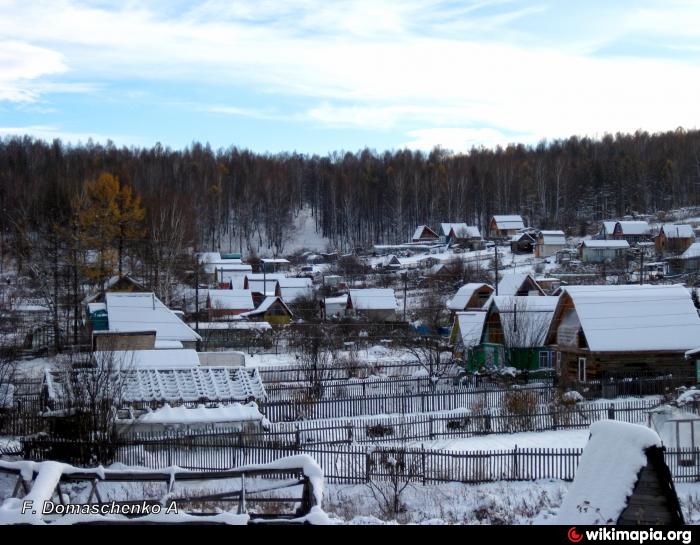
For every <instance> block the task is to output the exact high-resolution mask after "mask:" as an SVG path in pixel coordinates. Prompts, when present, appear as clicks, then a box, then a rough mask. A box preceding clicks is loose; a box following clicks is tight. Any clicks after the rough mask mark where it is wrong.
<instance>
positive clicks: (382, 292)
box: [350, 288, 398, 310]
mask: <svg viewBox="0 0 700 545" xmlns="http://www.w3.org/2000/svg"><path fill="white" fill-rule="evenodd" d="M350 301H351V303H352V308H353V309H355V310H396V309H397V308H398V303H397V302H396V296H395V295H394V290H393V289H391V288H367V289H357V290H350Z"/></svg>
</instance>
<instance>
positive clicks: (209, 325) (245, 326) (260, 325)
mask: <svg viewBox="0 0 700 545" xmlns="http://www.w3.org/2000/svg"><path fill="white" fill-rule="evenodd" d="M187 325H189V326H190V327H191V328H192V329H194V328H195V327H196V326H197V324H196V323H195V322H190V323H188V324H187ZM199 329H200V330H204V331H207V330H210V329H236V330H250V329H272V326H271V325H270V324H268V323H267V322H248V321H247V320H235V321H233V320H232V321H227V322H199Z"/></svg>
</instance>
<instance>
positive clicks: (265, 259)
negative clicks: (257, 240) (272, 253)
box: [260, 257, 290, 265]
mask: <svg viewBox="0 0 700 545" xmlns="http://www.w3.org/2000/svg"><path fill="white" fill-rule="evenodd" d="M260 261H261V262H262V263H272V264H275V265H279V264H282V265H289V264H290V263H289V260H288V259H284V258H282V257H263V258H262V259H261V260H260Z"/></svg>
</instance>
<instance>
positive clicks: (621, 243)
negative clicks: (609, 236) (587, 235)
mask: <svg viewBox="0 0 700 545" xmlns="http://www.w3.org/2000/svg"><path fill="white" fill-rule="evenodd" d="M582 244H583V245H584V246H585V247H586V248H607V249H620V250H621V249H626V248H629V247H630V245H629V242H627V241H626V240H584V241H583V242H582Z"/></svg>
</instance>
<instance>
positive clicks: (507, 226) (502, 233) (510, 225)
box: [488, 215, 525, 238]
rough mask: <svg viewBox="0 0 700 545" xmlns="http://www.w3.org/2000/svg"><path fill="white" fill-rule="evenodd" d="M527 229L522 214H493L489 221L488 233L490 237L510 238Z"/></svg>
mask: <svg viewBox="0 0 700 545" xmlns="http://www.w3.org/2000/svg"><path fill="white" fill-rule="evenodd" d="M521 229H525V223H524V222H523V218H522V217H521V216H515V215H511V216H493V217H492V218H491V221H489V229H488V234H489V237H490V238H509V237H512V236H513V235H517V234H518V232H520V230H521Z"/></svg>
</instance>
